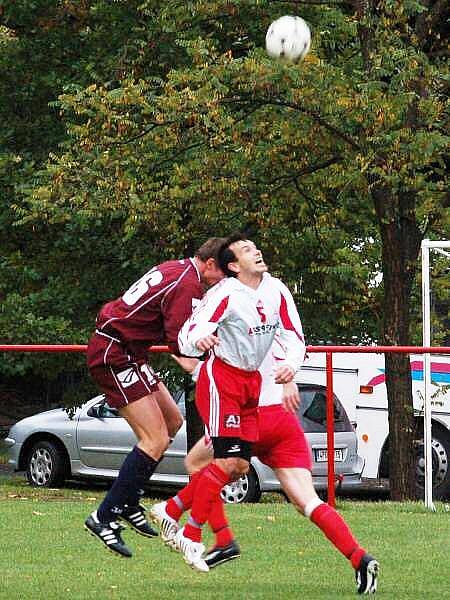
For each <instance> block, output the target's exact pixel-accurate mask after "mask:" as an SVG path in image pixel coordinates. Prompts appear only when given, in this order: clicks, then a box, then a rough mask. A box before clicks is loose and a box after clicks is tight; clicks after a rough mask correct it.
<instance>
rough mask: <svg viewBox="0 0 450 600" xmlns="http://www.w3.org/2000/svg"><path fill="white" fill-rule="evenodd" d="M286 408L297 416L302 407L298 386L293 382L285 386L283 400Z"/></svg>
mask: <svg viewBox="0 0 450 600" xmlns="http://www.w3.org/2000/svg"><path fill="white" fill-rule="evenodd" d="M282 402H283V406H284V408H285V409H286V410H287V411H288V412H290V413H293V414H295V413H296V412H297V410H298V407H299V406H300V395H299V393H298V387H297V384H296V383H295V382H293V381H291V382H290V383H285V384H284V385H283V398H282Z"/></svg>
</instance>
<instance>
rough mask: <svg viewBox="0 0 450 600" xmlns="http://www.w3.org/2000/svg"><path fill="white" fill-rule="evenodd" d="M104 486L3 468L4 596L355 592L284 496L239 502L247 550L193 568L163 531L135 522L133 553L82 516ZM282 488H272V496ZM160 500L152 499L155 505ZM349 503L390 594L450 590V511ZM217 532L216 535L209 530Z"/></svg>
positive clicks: (327, 595) (333, 554)
mask: <svg viewBox="0 0 450 600" xmlns="http://www.w3.org/2000/svg"><path fill="white" fill-rule="evenodd" d="M103 495H104V489H98V488H97V489H78V488H75V487H72V488H68V489H64V490H36V489H34V488H30V487H28V486H27V485H26V484H25V483H24V480H23V477H13V478H0V531H1V532H2V535H1V552H0V598H2V599H3V598H5V599H6V598H8V600H11V599H20V600H22V599H25V600H32V599H35V598H36V599H37V598H39V599H40V598H42V599H45V600H53V599H58V600H60V599H62V598H79V599H85V598H86V599H88V598H92V599H94V598H95V599H96V600H101V599H114V598H123V599H127V600H132V599H134V598H145V599H148V600H154V599H155V600H156V599H168V598H170V599H172V598H173V599H178V598H179V599H183V600H187V599H191V598H192V599H194V598H217V599H219V598H220V599H224V600H226V599H230V600H231V599H233V600H236V599H238V598H246V599H247V598H250V599H252V598H255V599H263V598H267V599H272V598H279V599H290V598H292V599H294V598H295V599H298V598H303V599H305V600H314V599H316V598H317V599H326V600H332V599H334V598H354V597H355V596H356V594H355V588H354V582H353V571H352V570H351V568H350V566H349V565H348V563H347V561H346V560H345V559H344V558H343V557H342V556H341V555H340V554H339V553H338V552H337V551H336V550H334V548H332V547H331V545H330V544H329V543H328V542H327V540H326V539H325V538H324V537H323V536H322V534H321V533H320V531H319V530H317V529H316V528H315V526H313V525H312V524H311V523H310V522H309V521H307V520H306V519H304V518H301V517H299V516H298V515H297V514H296V513H295V512H294V510H293V508H292V506H290V505H289V504H288V503H286V502H283V501H278V502H262V503H259V504H247V505H242V506H231V507H228V514H229V516H230V520H231V522H232V524H233V527H234V530H235V532H236V535H237V538H238V540H239V542H240V544H241V547H242V551H243V554H242V557H241V559H240V560H236V561H233V562H231V563H228V564H226V565H223V566H221V567H217V568H216V569H215V570H212V571H210V573H208V574H199V573H196V572H194V571H192V570H191V569H190V568H189V567H188V566H187V565H186V564H185V563H184V562H183V561H182V559H181V558H180V556H179V555H178V554H176V553H174V552H170V551H169V550H167V549H166V548H165V547H164V546H163V545H162V543H161V542H160V540H159V539H150V540H149V539H146V538H142V537H140V536H138V535H136V534H135V533H134V532H132V531H130V530H127V531H126V532H125V534H124V537H125V539H126V541H127V543H128V544H129V546H130V547H132V549H133V551H134V557H133V558H132V559H121V558H118V557H116V556H114V555H113V554H111V553H109V552H107V551H106V550H104V549H103V547H102V546H101V544H100V543H99V542H97V541H96V540H95V539H94V538H92V537H90V536H89V535H88V534H87V532H86V531H84V529H83V527H82V524H83V521H84V519H85V518H86V516H87V515H88V514H89V512H90V511H91V510H92V509H93V508H94V507H95V506H96V505H97V503H98V501H99V500H100V499H101V498H102V497H103ZM270 499H271V498H270V497H269V500H270ZM154 501H156V499H154V498H146V499H145V503H146V504H147V505H150V504H151V503H153V502H154ZM338 509H339V510H340V512H341V513H342V514H343V515H344V517H345V519H346V520H347V522H348V523H349V524H350V526H351V527H352V528H353V530H354V532H355V534H356V535H357V536H358V538H359V539H360V541H361V543H362V544H363V545H365V546H366V547H367V548H368V549H370V551H371V552H373V554H374V555H375V556H376V557H377V558H378V560H379V561H380V563H381V577H380V585H379V595H380V596H382V597H384V598H389V599H391V598H396V599H400V600H401V599H412V598H414V599H422V598H423V599H427V598H433V597H437V598H450V578H449V577H448V560H449V556H450V536H449V532H450V512H448V507H447V506H446V505H445V504H439V505H438V512H437V513H435V514H431V513H428V512H426V511H425V509H424V508H423V505H422V504H420V503H406V504H395V503H390V502H380V503H377V502H373V503H370V502H352V501H345V502H340V503H339V505H338ZM207 540H210V537H209V536H207Z"/></svg>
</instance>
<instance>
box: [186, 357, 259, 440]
mask: <svg viewBox="0 0 450 600" xmlns="http://www.w3.org/2000/svg"><path fill="white" fill-rule="evenodd" d="M260 390H261V375H260V373H259V371H243V370H242V369H238V368H236V367H232V366H230V365H227V364H226V363H224V362H223V361H222V360H220V359H219V358H216V357H214V356H211V357H210V358H209V359H208V360H207V361H205V362H204V363H203V365H202V367H201V369H200V373H199V376H198V381H197V387H196V393H195V403H196V405H197V409H198V412H199V414H200V416H201V418H202V419H203V423H204V424H205V425H206V427H207V429H208V433H209V435H210V436H211V437H238V438H241V440H245V441H247V442H254V441H256V440H257V439H258V398H259V393H260Z"/></svg>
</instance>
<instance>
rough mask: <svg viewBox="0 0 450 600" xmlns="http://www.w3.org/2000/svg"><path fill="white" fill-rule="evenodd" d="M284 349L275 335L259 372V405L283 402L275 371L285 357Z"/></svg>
mask: <svg viewBox="0 0 450 600" xmlns="http://www.w3.org/2000/svg"><path fill="white" fill-rule="evenodd" d="M285 354H286V352H285V349H284V348H283V345H282V344H281V342H280V340H279V336H278V335H276V336H275V339H274V341H273V344H272V347H271V348H270V350H269V352H268V353H267V354H266V356H265V358H264V360H263V361H262V363H261V365H260V367H259V372H260V373H261V377H262V385H261V393H260V395H259V403H258V404H259V406H273V405H275V404H282V403H283V385H282V384H280V383H275V371H276V370H277V368H278V366H279V365H280V364H283V361H284V358H285Z"/></svg>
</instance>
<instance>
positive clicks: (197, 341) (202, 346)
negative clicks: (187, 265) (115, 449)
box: [178, 284, 229, 356]
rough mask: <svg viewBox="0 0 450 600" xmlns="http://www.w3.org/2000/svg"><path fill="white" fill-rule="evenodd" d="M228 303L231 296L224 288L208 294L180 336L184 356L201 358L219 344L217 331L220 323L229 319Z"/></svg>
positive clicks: (179, 341) (179, 344) (184, 326)
mask: <svg viewBox="0 0 450 600" xmlns="http://www.w3.org/2000/svg"><path fill="white" fill-rule="evenodd" d="M219 285H220V284H219ZM216 288H217V286H216ZM228 303H229V295H228V294H227V293H226V291H225V290H223V286H221V289H213V290H211V291H210V292H208V293H207V294H206V296H205V297H204V298H203V300H202V302H201V304H200V305H199V306H198V308H197V309H196V310H195V311H194V312H193V313H192V315H191V317H190V319H188V320H187V321H186V323H185V324H184V325H183V327H182V328H181V331H180V333H179V334H178V346H179V348H180V351H181V353H182V354H185V355H186V356H201V355H202V354H203V353H204V352H207V351H208V350H210V349H211V348H212V347H213V346H215V345H217V344H218V343H219V338H218V336H217V335H216V331H217V327H218V325H219V323H220V322H221V321H223V320H224V319H225V318H226V317H227V314H228V310H229V308H228Z"/></svg>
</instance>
